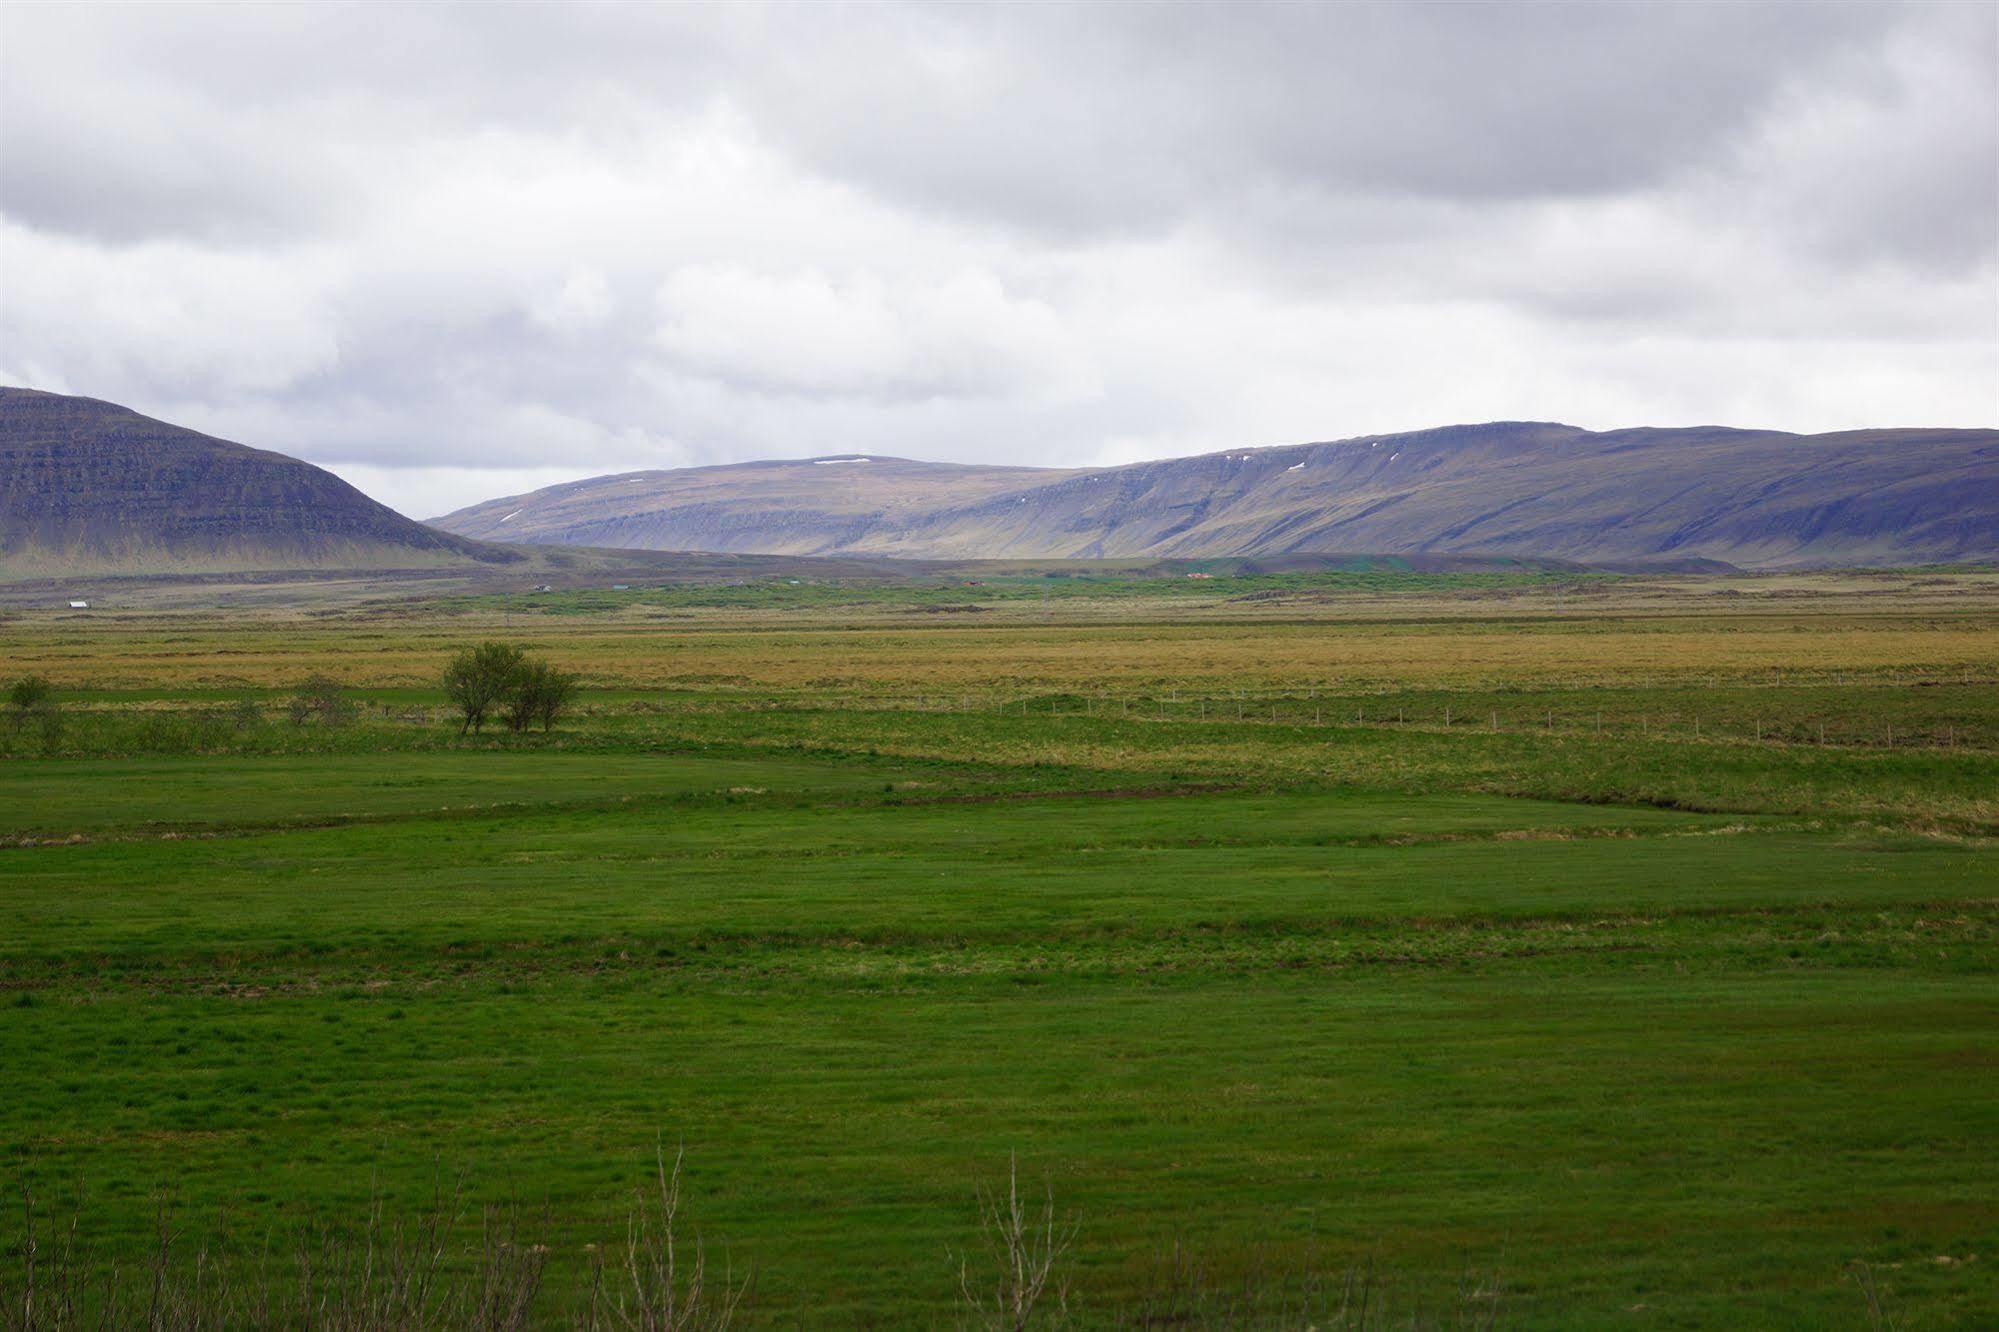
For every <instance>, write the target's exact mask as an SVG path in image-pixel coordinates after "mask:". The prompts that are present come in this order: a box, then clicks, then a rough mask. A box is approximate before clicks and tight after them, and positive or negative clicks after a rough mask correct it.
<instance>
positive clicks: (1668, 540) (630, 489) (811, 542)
mask: <svg viewBox="0 0 1999 1332" xmlns="http://www.w3.org/2000/svg"><path fill="white" fill-rule="evenodd" d="M432 521H433V522H434V523H435V524H436V525H437V526H439V527H442V528H444V529H446V530H447V531H452V532H457V533H459V534H461V535H465V536H470V537H478V538H481V539H484V540H491V541H502V540H504V541H511V542H555V543H562V544H569V545H589V546H612V547H627V548H637V549H650V550H704V551H744V552H748V551H756V552H764V553H772V554H790V555H832V554H841V555H881V556H902V557H913V558H928V559H971V558H1004V559H1029V558H1073V559H1092V558H1102V559H1112V558H1162V557H1164V558H1175V557H1204V556H1218V555H1276V554H1300V553H1312V552H1351V553H1367V554H1417V553H1425V554H1439V553H1455V554H1479V555H1495V556H1517V557H1533V558H1554V559H1562V560H1572V561H1577V562H1583V563H1623V564H1630V563H1634V562H1636V563H1640V564H1643V563H1647V562H1658V563H1665V562H1674V563H1684V562H1686V561H1689V560H1709V561H1720V562H1724V563H1727V564H1733V565H1736V566H1739V567H1744V568H1782V567H1790V566H1813V565H1830V564H1846V565H1890V564H1913V563H1929V562H1936V561H1950V560H1963V559H1991V558H1994V557H1999V431H1992V430H1863V431H1849V432H1844V433H1839V434H1825V435H1795V434H1787V433H1784V432H1781V431H1771V430H1732V429H1726V428H1721V427H1697V428H1691V429H1638V430H1614V431H1607V432H1593V431H1588V430H1582V429H1578V428H1577V427H1575V426H1567V425H1555V424H1547V423H1539V422H1494V423H1491V424H1487V425H1463V426H1450V427H1446V428H1443V429H1437V430H1423V431H1416V432H1413V433H1408V434H1394V435H1364V436H1361V437H1359V438H1355V439H1345V440H1339V441H1335V442H1330V443H1318V444H1297V445H1289V446H1280V447H1275V448H1257V449H1246V450H1235V451H1229V452H1223V453H1211V454H1205V455H1202V456H1199V457H1191V458H1176V459H1169V460H1165V461H1160V462H1143V463H1132V464H1129V465H1126V466H1120V467H1099V468H1073V469H1046V468H1028V467H995V466H961V465H953V464H945V463H930V462H912V461H909V460H906V459H900V458H887V457H877V456H873V455H854V454H847V455H840V456H837V457H827V458H814V459H806V460H801V461H787V462H755V463H740V464H735V465H730V466H719V467H697V468H687V469H682V470H677V471H660V472H633V473H628V474H625V475H620V476H605V477H596V478H593V479H591V480H586V481H573V482H569V483H567V484H564V485H557V486H550V487H548V488H546V489H543V490H537V491H535V492H533V493H532V494H527V495H515V496H510V497H507V498H504V499H497V500H490V501H487V502H486V503H483V504H476V505H473V506H471V507H469V508H465V509H460V510H458V511H457V512H455V513H451V514H447V515H445V516H443V517H441V518H437V519H433V520H432Z"/></svg>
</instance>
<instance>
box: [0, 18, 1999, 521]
mask: <svg viewBox="0 0 1999 1332" xmlns="http://www.w3.org/2000/svg"><path fill="white" fill-rule="evenodd" d="M1995 70H1999V19H1995V10H1994V9H1993V7H1992V6H1990V5H1987V4H1982V3H1966V4H1954V3H1944V4H1848V3H1828V4H1811V3H1779V4H1753V3H1751V4H1745V3H1726V4H1722V3H1716V4H1698V3H1670V4H1669V3H1660V4H1649V5H1638V4H1633V5H1605V4H1600V3H1520V4H1505V5H1501V4H1432V5H1407V4H1337V5H1334V4H1265V5H1259V6H1240V5H1196V4H1163V5H1137V4H1132V5H1076V6H1059V5H994V6H971V5H967V6H936V5H913V4H912V5H902V4H873V5H854V6H841V5H813V6H806V5H784V6H771V7H759V6H753V5H729V6H713V7H699V6H685V5H680V6H663V5H662V6H639V5H601V6H596V5H566V6H547V7H536V6H525V5H510V6H465V7H450V6H402V7H394V8H391V7H386V6H361V5H352V6H333V5H320V6H294V5H282V6H278V5H273V6H220V7H208V6H148V7H124V6H119V7H111V6H105V7H85V6H20V5H16V6H8V7H6V8H5V9H0V378H3V379H5V380H7V381H8V382H26V383H33V384H38V385H41V386H44V387H50V388H56V389H62V390H67V391H72V392H84V393H91V394H94V395H97V396H103V397H109V398H114V399H118V400H121V401H125V402H129V403H131V404H132V405H134V406H136V407H139V408H141V409H142V410H147V411H151V412H154V413H156V414H159V415H164V416H168V417H171V418H173V419H178V420H183V421H186V422H188V423H190V424H195V425H198V426H201V427H202V428H205V429H210V430H213V431H216V432H217V433H224V434H229V435H231V436H233V437H236V438H242V439H246V440H249V441H252V442H256V443H260V444H265V445H269V446H272V447H278V448H285V449H289V450H292V451H294V452H297V453H300V454H301V455H303V456H306V457H310V458H313V459H314V460H316V461H322V462H326V463H328V464H330V465H335V466H337V467H339V468H340V469H341V470H343V471H344V472H346V473H347V474H348V475H350V476H353V477H354V478H356V479H357V480H359V481H360V482H361V483H362V484H363V485H364V486H366V487H367V488H369V489H371V490H373V491H375V492H376V493H378V494H381V495H382V496H383V497H384V498H386V499H388V500H390V501H391V502H392V503H397V504H399V505H400V506H401V507H404V508H406V509H409V510H412V511H420V512H434V511H437V510H439V509H442V508H446V507H453V506H455V505H456V504H458V503H462V502H469V501H470V500H473V499H476V498H481V497H483V496H484V495H486V494H489V493H494V492H498V491H501V490H506V489H517V488H519V487H520V486H522V485H524V484H531V483H540V482H544V481H548V480H553V479H557V478H558V477H562V476H575V475H584V474H589V473H591V472H596V471H603V470H610V469H622V468H633V467H644V466H672V465H680V464H685V463H694V462H709V461H723V460H732V459H738V458H743V457H750V456H759V455H769V454H792V455H795V454H802V453H813V452H833V451H845V450H861V451H869V452H890V451H894V452H902V453H908V454H915V455H919V456H926V457H938V458H993V459H1007V460H1014V461H1025V462H1048V463H1074V462H1079V461H1081V462H1088V461H1096V460H1113V459H1125V458H1132V457H1141V456H1149V455H1158V454H1167V453H1176V452H1186V451H1191V450H1196V449H1202V448H1222V447H1230V446H1240V445H1244V444H1256V443H1269V442H1279V441H1283V440H1287V439H1299V438H1325V437H1331V436H1337V435H1341V434H1348V433H1354V432H1358V431H1363V430H1375V429H1390V428H1402V427H1416V426H1423V425H1431V424H1438V423H1441V422H1445V421H1453V420H1469V419H1489V418H1495V417H1536V418H1559V419H1565V420H1572V421H1576V422H1578V423H1580V424H1585V425H1598V426H1609V425H1620V424H1633V423H1685V422H1692V421H1713V420H1725V421H1731V422H1736V423H1741V424H1750V425H1772V426H1783V427H1789V428H1795V429H1824V428H1836V427H1842V426H1860V425H1872V424H1885V423H1923V424H1990V423H1991V422H1992V420H1993V418H1994V416H1995V407H1999V328H1995V320H1999V77H1995Z"/></svg>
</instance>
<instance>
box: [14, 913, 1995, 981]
mask: <svg viewBox="0 0 1999 1332" xmlns="http://www.w3.org/2000/svg"><path fill="white" fill-rule="evenodd" d="M1501 964H1507V965H1514V966H1521V965H1530V964H1546V965H1559V966H1562V967H1564V968H1566V969H1571V970H1573V969H1576V968H1587V969H1588V971H1589V974H1601V973H1606V972H1611V971H1623V970H1634V969H1635V970H1653V969H1659V968H1670V969H1672V970H1673V971H1674V973H1675V974H1677V975H1692V974H1732V975H1741V974H1746V973H1752V972H1758V971H1769V972H1785V973H1799V972H1806V971H1824V970H1827V969H1833V970H1852V969H1869V968H1875V969H1882V970H1893V971H1914V972H1935V973H1938V974H1944V975H1973V974H1982V975H1989V974H1994V973H1999V897H1989V898H1985V899H1983V900H1969V901H1967V900H1950V901H1934V902H1915V903H1898V904H1894V905H1884V904H1881V903H1873V904H1869V905H1866V906H1855V905H1852V904H1851V903H1841V902H1835V901H1820V902H1811V903H1803V904H1797V905H1791V906H1784V907H1752V908H1742V909H1738V908H1698V909H1691V910H1668V911H1653V912H1648V913H1645V914H1642V915H1605V914H1604V913H1602V912H1570V913H1562V914H1555V915H1547V916H1507V917H1503V918H1476V917H1462V916H1458V917H1448V918H1438V919H1417V920H1407V921H1395V920H1379V919H1377V920H1354V921H1347V922H1340V923H1337V924H1333V925H1326V924H1324V923H1319V922H1301V923H1297V924H1290V925H1287V926H1286V928H1285V930H1284V931H1282V932H1279V931H1276V930H1273V929H1271V928H1269V927H1268V926H1265V927H1260V928H1255V929H1212V928H1211V929H1195V930H1177V929H1137V928H1133V929H1105V930H1101V931H1097V932H1095V933H1093V934H1092V935H1091V936H1089V937H1087V938H1078V937H1074V936H1066V935H1020V936H1007V937H981V938H978V939H960V938H955V937H951V938H931V939H913V938H911V939H905V938H898V939H894V940H889V941H882V940H872V941H864V940H857V939H839V940H824V939H805V938H799V937H797V936H794V935H779V936H754V937H749V936H740V935H737V936H728V935H724V936H714V935H703V936H701V937H699V938H698V939H696V940H694V941H692V942H689V941H687V940H684V939H676V940H670V941H668V942H664V943H662V942H661V941H660V939H658V938H657V937H648V936H638V935H631V936H624V937H610V938H604V939H597V940H591V941H587V942H573V943H555V942H547V941H541V940H509V941H506V942H504V943H499V944H480V945H471V944H467V945H464V946H460V947H447V948H442V949H438V948H426V947H408V948H403V947H397V946H395V945H391V944H368V945H357V946H355V947H353V948H349V949H339V948H336V949H333V950H320V949H317V948H305V949H294V950H290V951H285V950H270V949H267V950H259V951H244V950H233V951H228V952H214V953H203V952H200V951H198V950H194V951H188V952H182V953H176V954H173V955H170V956H162V955H159V954H157V953H153V952H147V951H129V950H118V949H106V950H93V951H91V952H88V953H86V954H82V955H78V956H62V955H56V954H48V955H35V956H29V957H20V956H15V957H5V958H4V961H0V992H5V993H12V994H14V995H15V996H16V999H15V1001H14V1002H16V1003H17V1004H19V1003H21V1002H22V1000H21V999H20V996H23V995H25V996H26V1003H27V1005H28V1006H32V1005H33V1004H34V1003H38V1002H61V1001H64V999H65V997H66V996H67V997H68V998H69V999H71V1000H73V999H75V998H77V997H78V996H81V995H86V994H109V993H115V992H121V991H129V990H143V991H146V992H149V993H186V994H208V995H215V996H219V997H224V998H233V999H240V1000H259V999H274V998H283V997H290V998H294V999H312V998H329V997H330V998H332V999H334V1000H337V1001H351V1000H358V999H363V998H367V999H374V1000H382V999H394V998H399V997H400V998H409V999H416V998H422V997H425V996H430V995H434V994H437V993H439V992H449V991H459V990H465V989H467V988H468V987H478V986H490V985H495V984H506V985H520V986H533V985H540V984H545V983H547V982H549V981H551V980H554V979H557V978H564V977H576V976H587V977H590V978H591V979H592V980H593V981H594V982H595V983H597V984H599V985H603V986H611V987H616V986H621V985H622V986H639V987H645V988H648V989H651V990H653V991H654V992H662V991H664V990H672V989H683V988H694V989H699V988H705V987H710V986H716V985H723V986H741V985H745V984H753V985H755V986H757V987H758V988H759V989H761V990H768V989H769V988H770V987H773V986H795V987H801V988H802V989H803V990H804V991H805V992H809V989H810V987H813V986H817V985H822V984H828V983H837V984H841V985H854V986H859V987H863V988H867V989H880V988H882V987H887V988H889V989H892V990H898V991H905V992H910V991H914V990H919V989H924V988H934V987H936V986H939V985H958V984H963V983H971V982H976V981H987V982H994V983H1001V984H1006V985H1025V984H1048V983H1053V982H1057V981H1061V982H1068V981H1078V982H1119V983H1130V982H1140V983H1144V984H1148V985H1166V984H1176V983H1182V982H1185V981H1188V980H1193V979H1198V978H1200V977H1203V976H1236V977H1247V976H1253V975H1256V974H1258V973H1272V974H1277V973H1282V974H1293V975H1295V974H1304V973H1320V974H1328V975H1331V974H1337V973H1348V972H1361V971H1379V970H1384V969H1387V970H1394V969H1404V970H1408V969H1417V970H1422V969H1436V968H1448V969H1455V970H1465V969H1468V968H1474V967H1476V968H1481V969H1488V968H1491V967H1495V966H1498V965H1501Z"/></svg>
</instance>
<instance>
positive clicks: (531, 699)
mask: <svg viewBox="0 0 1999 1332" xmlns="http://www.w3.org/2000/svg"><path fill="white" fill-rule="evenodd" d="M575 693H576V677H575V676H574V675H571V674H570V673H569V672H568V671H563V670H558V669H556V668H555V667H553V666H551V665H549V664H548V663H547V662H545V661H530V662H527V663H526V664H525V665H523V666H522V667H521V673H520V676H519V678H518V680H517V681H516V682H515V686H514V693H513V697H512V698H511V699H510V700H508V707H507V724H508V725H509V726H511V727H513V728H514V729H515V730H516V731H525V730H526V729H527V728H528V727H529V726H531V725H533V724H534V723H535V722H540V723H541V729H542V730H543V731H547V730H548V729H549V728H550V727H552V726H554V725H555V719H556V718H557V717H559V716H561V715H562V712H563V710H564V709H566V708H567V707H568V706H569V700H570V699H571V698H572V697H574V696H575Z"/></svg>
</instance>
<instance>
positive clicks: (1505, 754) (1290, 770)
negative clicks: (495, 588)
mask: <svg viewBox="0 0 1999 1332" xmlns="http://www.w3.org/2000/svg"><path fill="white" fill-rule="evenodd" d="M1018 720H1019V719H1013V720H1012V721H1011V722H1010V721H1009V719H1005V718H999V717H992V716H981V715H969V714H926V713H915V712H907V711H889V712H880V713H869V714H860V715H856V714H852V713H837V712H803V711H801V712H793V713H775V712H766V713H757V714H754V715H749V716H739V715H735V714H727V713H712V714H700V713H683V714H672V715H662V716H658V717H654V718H650V719H648V722H649V724H648V726H647V728H646V729H647V730H648V731H650V732H652V733H653V734H656V735H660V736H663V737H671V738H672V739H674V740H676V741H680V742H711V743H712V742H718V741H719V742H725V743H731V744H742V745H749V746H762V747H767V748H770V749H773V750H777V751H794V752H808V753H814V754H822V755H832V754H841V753H868V754H881V755H889V756H893V757H898V758H931V759H964V758H969V757H973V756H977V757H981V758H984V759H986V760H988V761H992V760H1002V761H1008V762H1012V763H1016V764H1020V765H1022V766H1031V765H1035V764H1052V765H1057V766H1067V765H1081V766H1103V767H1115V768H1119V769H1123V770H1128V771H1139V772H1146V771H1152V772H1159V771H1164V772H1168V773H1200V774H1204V775H1206V776H1208V777H1210V778H1214V779H1220V780H1232V781H1271V780H1280V781H1282V780H1305V781H1311V782H1321V783H1333V784H1342V785H1353V786H1358V787H1364V788H1368V789H1375V790H1398V791H1411V792H1425V791H1435V790H1457V791H1474V792H1481V793H1489V794H1495V795H1505V796H1518V797H1524V798H1532V799H1543V800H1565V801H1580V802H1586V803H1593V804H1624V805H1655V806H1659V807H1664V808H1671V809H1683V810H1690V811H1702V812H1722V813H1768V814H1784V815H1805V816H1809V815H1818V814H1824V815H1834V816H1850V817H1862V818H1875V819H1883V820H1887V821H1890V822H1893V823H1897V824H1902V825H1906V826H1910V827H1919V828H1932V829H1936V830H1939V831H1951V832H1961V833H1966V834H1972V835H1980V836H1984V835H1991V834H1994V833H1999V753H1992V752H1985V751H1976V752H1966V751H1950V752H1943V751H1915V752H1910V751H1889V750H1882V751H1864V750H1839V751H1828V750H1823V749H1819V748H1817V747H1815V746H1813V747H1806V746H1795V747H1779V746H1772V745H1745V744H1739V743H1729V742H1726V741H1720V740H1716V741H1710V742H1704V743H1701V744H1697V745H1695V744H1683V743H1680V742H1677V741H1669V740H1650V741H1641V742H1638V743H1635V744H1634V743H1633V742H1631V741H1630V739H1629V738H1628V737H1620V738H1617V739H1616V740H1614V741H1613V742H1611V743H1608V744H1605V743H1599V742H1597V741H1595V739H1594V738H1593V737H1590V736H1563V735H1557V736H1554V737H1547V736H1534V735H1521V734H1509V733H1505V732H1501V733H1499V734H1496V735H1495V734H1489V733H1477V732H1469V731H1468V732H1466V733H1462V734H1448V735H1446V734H1437V733H1429V732H1420V731H1416V732H1412V731H1407V730H1395V731H1387V730H1384V729H1381V728H1372V729H1370V728H1366V727H1352V728H1346V727H1330V726H1328V727H1311V728H1306V727H1285V726H1283V725H1281V724H1280V725H1276V726H1270V725H1264V724H1259V725H1256V726H1253V727H1251V726H1245V725H1243V724H1238V723H1231V722H1213V723H1192V724H1185V725H1164V726H1162V725H1153V724H1151V723H1146V722H1141V721H1134V722H1125V721H1122V720H1119V721H1102V720H1097V719H1090V718H1077V717H1048V718H1037V719H1034V722H1033V725H1032V726H1031V727H1024V726H1021V725H1019V724H1018Z"/></svg>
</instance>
